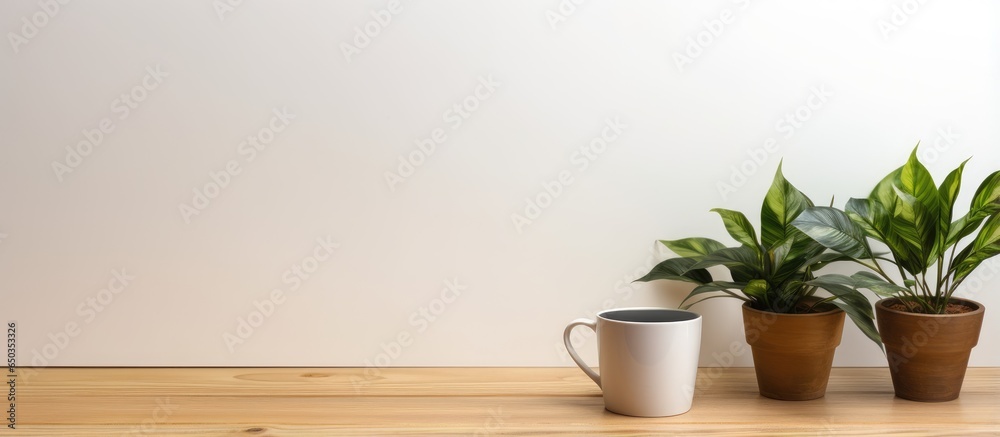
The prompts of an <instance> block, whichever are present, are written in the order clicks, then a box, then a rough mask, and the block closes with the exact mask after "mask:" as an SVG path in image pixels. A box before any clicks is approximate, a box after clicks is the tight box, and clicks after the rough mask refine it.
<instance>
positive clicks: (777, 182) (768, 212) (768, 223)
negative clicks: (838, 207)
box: [760, 163, 813, 249]
mask: <svg viewBox="0 0 1000 437" xmlns="http://www.w3.org/2000/svg"><path fill="white" fill-rule="evenodd" d="M811 206H813V203H812V201H811V200H809V198H808V197H806V195H805V194H802V192H801V191H799V190H798V189H797V188H795V187H794V186H793V185H792V184H791V183H790V182H788V181H787V180H786V179H785V176H784V175H783V174H782V173H781V164H780V163H779V164H778V171H777V172H775V174H774V181H773V182H771V188H770V189H768V190H767V195H766V196H765V197H764V203H763V205H762V206H761V210H760V238H761V243H762V244H763V246H764V248H765V249H770V248H772V247H773V246H774V245H776V244H780V243H782V242H784V241H786V240H789V239H790V238H791V237H792V235H791V233H792V232H794V231H795V229H794V228H793V227H792V226H791V223H792V220H794V219H795V217H797V216H798V215H799V213H801V212H802V211H804V210H805V209H806V208H809V207H811Z"/></svg>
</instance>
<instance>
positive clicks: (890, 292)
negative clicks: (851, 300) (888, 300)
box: [851, 272, 910, 297]
mask: <svg viewBox="0 0 1000 437" xmlns="http://www.w3.org/2000/svg"><path fill="white" fill-rule="evenodd" d="M851 279H852V280H853V281H854V288H865V289H868V290H871V291H872V292H873V293H875V294H877V295H879V296H882V297H892V296H897V295H899V294H900V293H906V292H909V291H910V290H909V289H907V288H906V287H901V286H899V285H896V284H893V283H891V282H888V281H886V280H885V279H883V278H881V277H879V276H878V275H876V274H874V273H872V272H857V273H854V274H853V275H851Z"/></svg>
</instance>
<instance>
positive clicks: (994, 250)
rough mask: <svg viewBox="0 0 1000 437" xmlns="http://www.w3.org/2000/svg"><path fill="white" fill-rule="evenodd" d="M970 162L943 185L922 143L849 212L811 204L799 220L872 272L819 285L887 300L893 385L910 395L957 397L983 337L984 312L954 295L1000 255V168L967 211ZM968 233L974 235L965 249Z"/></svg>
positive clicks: (882, 320)
mask: <svg viewBox="0 0 1000 437" xmlns="http://www.w3.org/2000/svg"><path fill="white" fill-rule="evenodd" d="M918 146H919V145H918ZM964 168H965V162H963V163H962V164H961V165H959V166H958V168H956V169H954V170H953V171H951V173H949V174H948V176H947V177H945V179H944V181H943V182H942V183H941V185H940V186H938V185H935V183H934V179H933V178H932V177H931V174H930V172H929V171H928V170H927V168H926V167H924V165H923V164H921V163H920V161H919V160H918V159H917V149H916V148H914V149H913V152H912V153H911V154H910V157H909V159H908V160H907V161H906V163H905V164H904V165H903V166H902V167H899V168H897V169H896V170H893V171H892V172H891V173H889V174H888V175H887V176H886V177H885V178H883V179H882V181H881V182H879V183H878V185H876V186H875V189H874V190H872V192H871V194H870V195H869V196H868V197H867V198H864V199H850V201H848V202H847V205H846V207H845V208H844V210H839V209H835V208H831V207H812V208H809V209H807V210H806V211H804V212H803V213H802V214H800V215H799V217H798V218H796V219H795V220H794V221H793V223H792V224H793V225H794V226H795V227H796V228H798V229H799V230H801V231H802V232H804V233H806V234H807V235H809V236H810V237H812V238H813V239H814V240H816V241H818V242H819V243H820V244H823V245H824V246H825V247H828V248H830V249H833V250H834V251H836V252H839V253H841V254H843V255H845V256H847V257H848V258H849V259H850V260H852V261H854V262H856V263H858V264H861V265H863V266H865V267H867V268H868V269H869V270H870V271H861V272H858V273H855V274H853V275H851V276H849V277H848V276H844V275H835V276H831V277H827V278H823V279H822V280H820V281H818V282H819V283H821V285H826V286H829V287H833V288H837V287H848V288H854V289H862V288H865V289H869V290H871V291H872V292H874V293H876V294H878V295H880V296H882V297H884V299H882V300H880V301H878V302H877V303H876V304H875V311H876V314H877V319H878V328H879V332H880V334H881V338H882V342H883V343H885V349H886V358H887V359H888V363H889V371H890V373H891V375H892V383H893V387H894V389H895V392H896V395H897V396H899V397H901V398H905V399H911V400H916V401H929V402H934V401H948V400H952V399H955V398H957V397H958V394H959V392H960V391H961V389H962V380H963V379H964V377H965V370H966V367H968V362H969V354H970V353H971V351H972V348H973V347H974V346H975V345H976V343H977V342H978V340H979V331H980V329H981V327H982V323H983V314H984V311H985V308H984V307H983V305H982V304H980V303H978V302H974V301H972V300H969V299H961V298H958V297H955V296H954V293H955V292H956V291H957V290H959V287H960V286H961V285H962V282H963V281H965V279H966V278H968V277H969V274H970V273H972V272H973V271H974V270H975V269H976V267H978V266H979V265H980V264H981V263H982V262H983V261H985V260H986V259H988V258H990V257H992V256H995V255H996V254H998V253H1000V215H998V212H1000V171H998V172H994V173H993V174H990V175H989V176H988V177H986V179H985V180H984V181H983V182H982V183H981V184H980V185H979V188H978V189H977V190H976V193H975V195H974V196H973V197H972V202H971V204H970V206H969V210H968V211H967V212H966V213H965V214H964V215H958V214H957V212H956V210H955V202H956V199H957V198H958V194H959V190H960V188H961V183H962V171H963V169H964ZM956 217H957V218H956ZM977 229H978V230H979V232H978V233H976V230H977ZM974 233H975V236H974V237H972V235H973V234H974ZM967 237H972V238H971V241H970V242H969V243H968V244H965V245H964V247H962V248H961V249H959V248H958V246H960V245H962V244H961V243H962V241H963V240H967ZM869 240H875V241H878V242H880V243H882V244H883V245H884V246H885V247H887V248H888V250H889V254H890V255H891V256H890V257H885V256H881V255H879V254H876V253H875V252H873V251H872V247H871V245H870V244H869ZM889 266H894V267H889ZM887 267H888V270H889V271H891V272H893V274H891V275H890V274H889V272H887V271H886V268H887ZM897 274H898V276H896V275H897Z"/></svg>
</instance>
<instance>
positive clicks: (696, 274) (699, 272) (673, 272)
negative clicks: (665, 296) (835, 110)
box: [636, 258, 712, 284]
mask: <svg viewBox="0 0 1000 437" xmlns="http://www.w3.org/2000/svg"><path fill="white" fill-rule="evenodd" d="M696 262H698V260H697V259H696V258H671V259H668V260H666V261H663V262H661V263H659V264H657V265H656V266H655V267H653V269H652V270H650V272H649V273H647V274H646V276H643V277H641V278H639V279H636V281H638V282H649V281H653V280H657V279H669V280H673V281H683V282H691V283H694V284H705V283H709V282H712V275H711V274H710V273H708V270H705V269H692V268H691V266H693V265H694V264H695V263H696Z"/></svg>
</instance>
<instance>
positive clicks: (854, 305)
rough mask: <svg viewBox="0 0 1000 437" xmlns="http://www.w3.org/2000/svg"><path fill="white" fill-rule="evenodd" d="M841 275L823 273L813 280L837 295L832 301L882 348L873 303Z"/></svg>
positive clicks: (812, 282)
mask: <svg viewBox="0 0 1000 437" xmlns="http://www.w3.org/2000/svg"><path fill="white" fill-rule="evenodd" d="M838 276H839V277H831V275H823V276H820V277H818V278H816V279H813V280H812V281H809V283H810V284H813V285H815V286H817V287H820V288H822V289H824V290H826V291H828V292H829V293H830V294H831V295H833V296H836V297H837V300H835V301H833V302H832V303H833V304H834V305H836V306H837V307H838V308H840V309H842V310H844V312H845V313H847V315H848V317H850V318H851V321H853V322H854V325H855V326H857V327H858V329H860V330H861V332H862V333H864V334H865V336H866V337H868V338H869V339H870V340H871V341H873V342H875V344H877V345H878V346H879V348H880V349H881V348H882V339H881V338H880V337H879V335H878V330H877V329H876V328H875V322H874V320H873V319H874V313H873V311H872V304H871V302H869V301H868V298H866V297H865V296H864V295H863V294H861V293H860V292H859V291H857V290H855V289H854V288H853V287H852V286H851V285H845V284H844V283H843V280H844V278H846V277H845V276H843V275H838ZM847 280H848V283H853V282H852V281H850V278H848V279H847Z"/></svg>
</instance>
